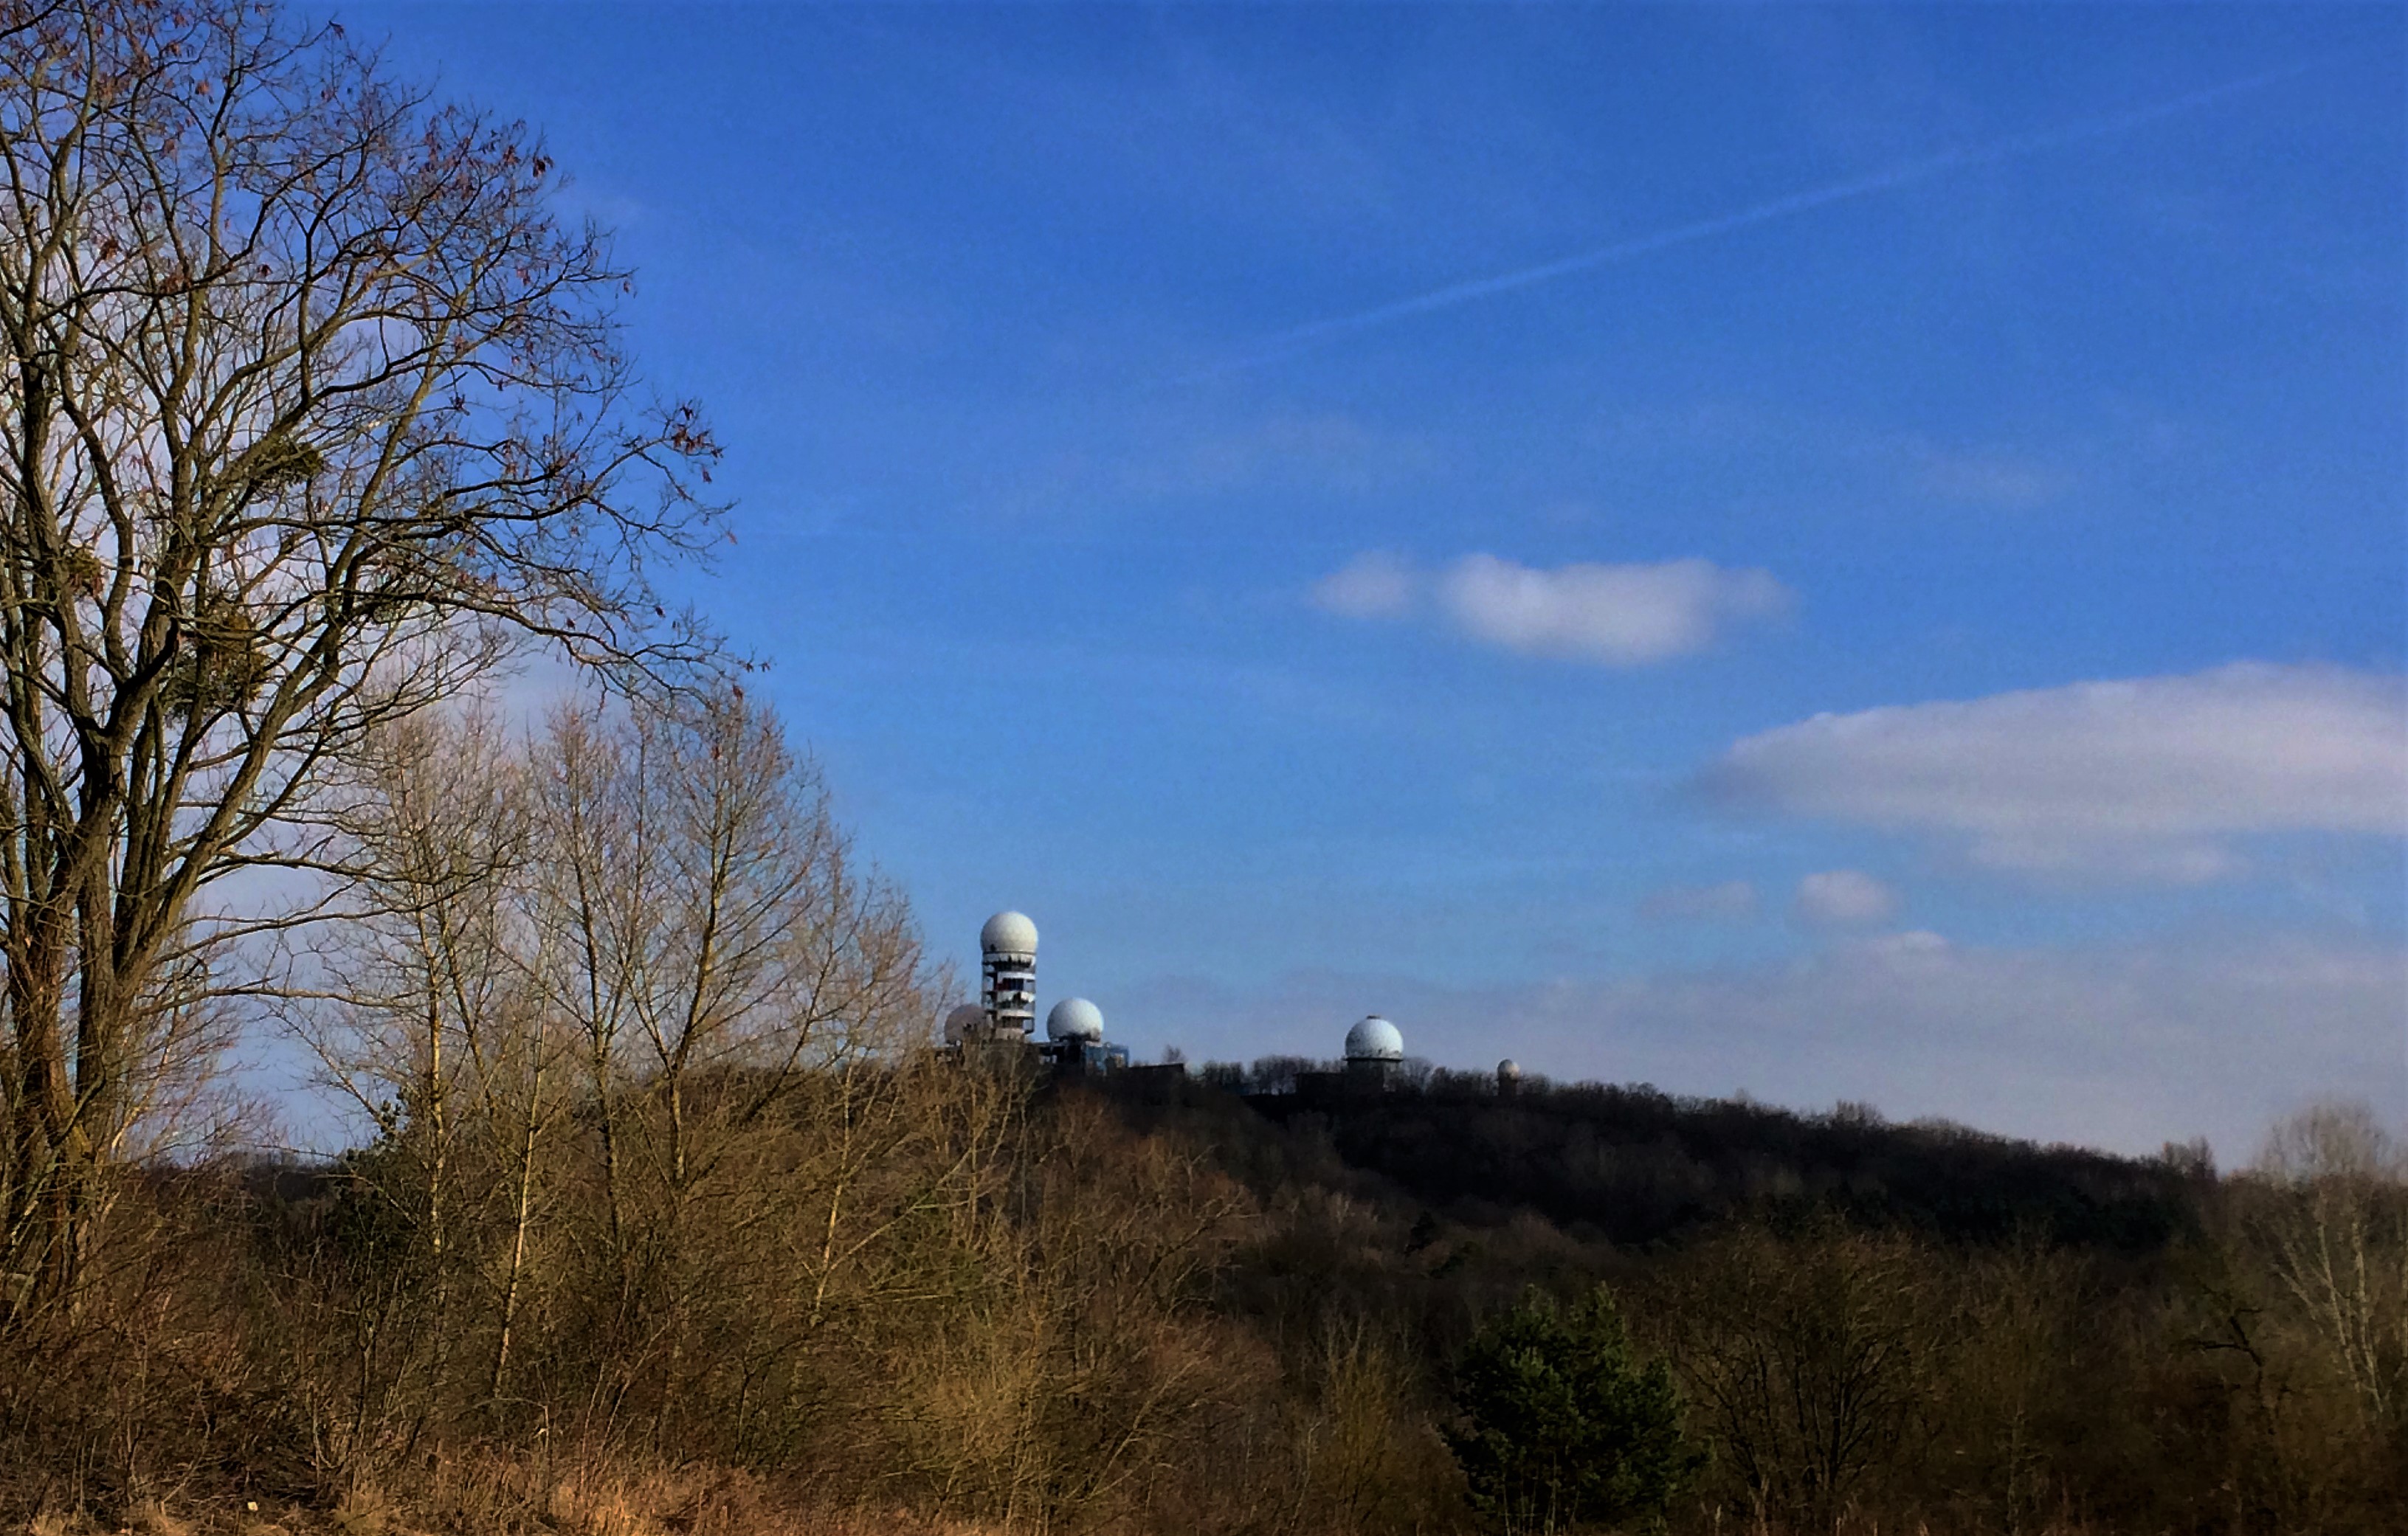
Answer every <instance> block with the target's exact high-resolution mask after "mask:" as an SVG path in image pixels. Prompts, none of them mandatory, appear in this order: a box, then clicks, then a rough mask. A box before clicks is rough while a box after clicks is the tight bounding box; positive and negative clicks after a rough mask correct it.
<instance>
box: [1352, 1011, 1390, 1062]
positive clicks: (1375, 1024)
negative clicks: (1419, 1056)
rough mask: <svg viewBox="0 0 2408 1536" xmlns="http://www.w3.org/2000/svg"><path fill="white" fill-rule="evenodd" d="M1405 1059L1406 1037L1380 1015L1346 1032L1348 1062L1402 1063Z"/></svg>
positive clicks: (1369, 1018) (1370, 1017)
mask: <svg viewBox="0 0 2408 1536" xmlns="http://www.w3.org/2000/svg"><path fill="white" fill-rule="evenodd" d="M1404 1059H1405V1037H1404V1035H1403V1034H1402V1033H1401V1032H1400V1031H1398V1029H1397V1027H1396V1026H1395V1025H1394V1024H1391V1023H1389V1022H1388V1021H1387V1020H1386V1019H1384V1018H1382V1017H1380V1016H1379V1015H1378V1014H1372V1015H1370V1016H1369V1017H1367V1018H1365V1019H1364V1020H1363V1021H1362V1022H1360V1023H1358V1024H1356V1025H1355V1027H1354V1028H1353V1029H1351V1030H1349V1031H1346V1060H1349V1061H1401V1060H1404Z"/></svg>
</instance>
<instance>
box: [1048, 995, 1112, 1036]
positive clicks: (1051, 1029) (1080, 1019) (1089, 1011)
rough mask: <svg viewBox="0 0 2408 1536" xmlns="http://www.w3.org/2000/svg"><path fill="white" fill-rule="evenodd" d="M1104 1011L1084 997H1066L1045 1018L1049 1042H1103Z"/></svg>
mask: <svg viewBox="0 0 2408 1536" xmlns="http://www.w3.org/2000/svg"><path fill="white" fill-rule="evenodd" d="M1103 1037H1104V1011H1103V1010H1102V1009H1101V1008H1098V1007H1097V1006H1096V1005H1095V1004H1094V1003H1090V1002H1088V1001H1087V1000H1086V999H1085V998H1082V997H1066V998H1064V999H1063V1000H1062V1001H1061V1002H1059V1003H1055V1004H1054V1011H1053V1012H1052V1013H1050V1014H1047V1015H1046V1016H1045V1038H1046V1039H1048V1040H1101V1039H1102V1038H1103Z"/></svg>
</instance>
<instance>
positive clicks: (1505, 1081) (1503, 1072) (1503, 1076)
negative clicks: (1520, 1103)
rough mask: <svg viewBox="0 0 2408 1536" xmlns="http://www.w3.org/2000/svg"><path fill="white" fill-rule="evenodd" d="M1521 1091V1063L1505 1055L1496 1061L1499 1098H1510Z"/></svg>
mask: <svg viewBox="0 0 2408 1536" xmlns="http://www.w3.org/2000/svg"><path fill="white" fill-rule="evenodd" d="M1521 1091H1522V1063H1521V1062H1519V1061H1516V1060H1513V1059H1512V1057H1510V1056H1509V1057H1507V1058H1506V1059H1505V1060H1502V1061H1499V1062H1498V1063H1497V1093H1498V1097H1499V1098H1508V1099H1510V1098H1512V1096H1513V1095H1514V1094H1516V1093H1519V1092H1521Z"/></svg>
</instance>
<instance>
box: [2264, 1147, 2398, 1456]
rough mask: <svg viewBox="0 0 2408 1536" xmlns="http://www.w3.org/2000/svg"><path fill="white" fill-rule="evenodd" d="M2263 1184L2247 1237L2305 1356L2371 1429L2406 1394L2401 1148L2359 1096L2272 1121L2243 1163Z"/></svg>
mask: <svg viewBox="0 0 2408 1536" xmlns="http://www.w3.org/2000/svg"><path fill="white" fill-rule="evenodd" d="M2255 1173H2257V1178H2258V1180H2259V1181H2261V1182H2262V1183H2263V1184H2265V1185H2268V1186H2271V1188H2265V1189H2262V1190H2259V1191H2256V1193H2257V1194H2258V1195H2259V1196H2260V1198H2258V1199H2257V1200H2254V1201H2251V1202H2249V1205H2248V1207H2247V1209H2248V1210H2249V1211H2250V1214H2251V1219H2250V1220H2249V1222H2248V1227H2249V1230H2250V1231H2251V1233H2252V1235H2253V1236H2254V1237H2255V1238H2256V1239H2257V1243H2258V1244H2259V1246H2260V1247H2261V1248H2262V1250H2263V1252H2264V1253H2265V1256H2266V1259H2267V1262H2268V1268H2269V1269H2270V1270H2271V1271H2272V1274H2273V1278H2274V1281H2275V1284H2276V1285H2277V1286H2278V1287H2280V1289H2281V1293H2282V1295H2283V1296H2284V1297H2285V1298H2286V1300H2287V1301H2289V1302H2290V1303H2291V1305H2292V1306H2293V1307H2294V1308H2296V1309H2297V1313H2298V1316H2300V1319H2301V1320H2302V1321H2303V1322H2304V1323H2305V1324H2306V1325H2307V1329H2308V1331H2309V1333H2310V1335H2311V1337H2312V1338H2314V1339H2315V1343H2316V1345H2317V1352H2318V1353H2319V1354H2320V1355H2321V1356H2322V1357H2323V1358H2324V1360H2325V1362H2326V1363H2327V1365H2328V1366H2329V1368H2330V1370H2331V1372H2333V1374H2334V1376H2335V1377H2336V1378H2337V1379H2338V1380H2339V1382H2340V1383H2341V1384H2342V1385H2343V1387H2344V1388H2345V1389H2346V1391H2347V1393H2348V1395H2349V1396H2350V1398H2351V1399H2352V1400H2353V1401H2355V1402H2356V1404H2357V1405H2358V1410H2359V1411H2360V1412H2361V1413H2362V1414H2363V1415H2364V1418H2365V1422H2366V1423H2367V1424H2369V1425H2371V1426H2381V1425H2384V1424H2385V1423H2386V1421H2387V1420H2388V1419H2389V1418H2390V1417H2391V1415H2394V1414H2396V1413H2398V1412H2400V1411H2401V1409H2402V1407H2403V1406H2408V1404H2403V1402H2402V1396H2403V1393H2408V1149H2403V1148H2401V1146H2400V1145H2398V1143H2397V1142H2396V1141H2395V1139H2394V1138H2393V1137H2392V1136H2391V1134H2390V1133H2389V1132H2388V1131H2386V1130H2385V1129H2384V1126H2383V1123H2382V1121H2381V1120H2380V1119H2378V1118H2377V1117H2376V1116H2375V1114H2374V1111H2373V1109H2372V1107H2371V1106H2369V1105H2367V1104H2364V1103H2327V1104H2319V1105H2316V1106H2315V1107H2314V1108H2311V1109H2308V1110H2305V1111H2302V1112H2301V1113H2300V1114H2298V1115H2296V1116H2292V1117H2290V1118H2289V1119H2287V1120H2285V1121H2284V1122H2283V1123H2282V1124H2280V1125H2278V1126H2276V1127H2275V1128H2274V1130H2273V1131H2272V1134H2271V1135H2270V1136H2269V1137H2268V1138H2267V1142H2266V1146H2265V1149H2264V1151H2263V1152H2262V1153H2261V1154H2260V1156H2259V1158H2258V1160H2257V1168H2256V1170H2255Z"/></svg>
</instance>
